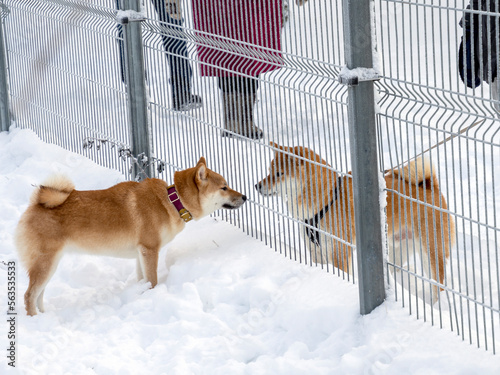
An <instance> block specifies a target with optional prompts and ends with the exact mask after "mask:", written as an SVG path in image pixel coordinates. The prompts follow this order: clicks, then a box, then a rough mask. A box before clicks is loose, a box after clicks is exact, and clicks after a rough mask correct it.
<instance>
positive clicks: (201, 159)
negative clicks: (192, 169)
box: [196, 156, 207, 167]
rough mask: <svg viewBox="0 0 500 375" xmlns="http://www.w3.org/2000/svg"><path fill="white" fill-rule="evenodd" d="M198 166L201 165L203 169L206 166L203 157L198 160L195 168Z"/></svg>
mask: <svg viewBox="0 0 500 375" xmlns="http://www.w3.org/2000/svg"><path fill="white" fill-rule="evenodd" d="M200 164H203V165H204V166H205V167H206V166H207V161H206V160H205V158H204V157H203V156H202V157H201V158H200V160H198V164H196V166H197V167H198V166H199V165H200Z"/></svg>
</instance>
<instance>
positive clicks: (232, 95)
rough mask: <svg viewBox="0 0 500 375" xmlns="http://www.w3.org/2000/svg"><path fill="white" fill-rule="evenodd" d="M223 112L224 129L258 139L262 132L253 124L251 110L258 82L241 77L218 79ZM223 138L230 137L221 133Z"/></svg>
mask: <svg viewBox="0 0 500 375" xmlns="http://www.w3.org/2000/svg"><path fill="white" fill-rule="evenodd" d="M218 84H219V88H220V90H221V92H222V105H223V110H224V128H225V129H227V130H229V131H231V132H234V133H238V134H241V135H243V136H245V137H248V138H252V139H260V138H262V137H263V132H262V130H261V129H259V128H258V127H257V126H255V124H254V119H253V108H254V105H255V100H256V97H257V89H258V85H259V81H258V80H257V79H255V78H248V77H243V76H234V77H219V79H218ZM222 135H223V136H231V134H230V133H228V132H223V133H222Z"/></svg>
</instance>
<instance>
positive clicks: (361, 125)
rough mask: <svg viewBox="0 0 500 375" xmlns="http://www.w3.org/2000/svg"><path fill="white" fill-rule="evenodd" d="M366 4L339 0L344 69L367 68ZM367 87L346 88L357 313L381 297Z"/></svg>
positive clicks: (368, 25) (374, 153)
mask: <svg viewBox="0 0 500 375" xmlns="http://www.w3.org/2000/svg"><path fill="white" fill-rule="evenodd" d="M372 5H373V0H344V1H343V11H344V49H345V58H346V63H347V68H348V69H351V70H352V69H355V68H372V64H373V61H372V40H371V38H372V25H371V21H372V19H371V11H370V10H371V6H372ZM373 90H374V86H373V81H371V80H368V81H363V82H359V83H358V82H356V84H355V85H353V86H350V87H349V89H348V97H349V103H348V114H349V116H348V117H349V139H350V147H351V163H352V172H353V185H354V202H355V207H354V208H355V210H354V213H355V223H356V249H357V260H358V280H359V297H360V312H361V314H369V313H370V312H371V311H372V310H373V309H374V308H376V307H377V306H378V305H380V304H381V303H382V302H383V301H384V299H385V285H384V260H383V249H382V231H381V218H380V202H379V197H380V193H379V180H378V176H379V171H378V168H379V165H378V162H377V160H378V158H377V156H378V154H377V138H376V137H377V133H376V124H375V102H374V91H373Z"/></svg>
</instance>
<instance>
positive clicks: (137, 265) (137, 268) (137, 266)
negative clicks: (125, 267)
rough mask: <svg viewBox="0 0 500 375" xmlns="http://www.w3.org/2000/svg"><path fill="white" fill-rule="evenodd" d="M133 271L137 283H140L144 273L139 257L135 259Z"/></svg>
mask: <svg viewBox="0 0 500 375" xmlns="http://www.w3.org/2000/svg"><path fill="white" fill-rule="evenodd" d="M135 271H136V273H137V281H141V280H142V279H144V272H143V269H142V264H141V259H140V257H137V259H136V261H135Z"/></svg>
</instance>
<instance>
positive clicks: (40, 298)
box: [36, 288, 45, 313]
mask: <svg viewBox="0 0 500 375" xmlns="http://www.w3.org/2000/svg"><path fill="white" fill-rule="evenodd" d="M44 293H45V288H43V289H42V291H41V292H40V294H39V295H38V298H37V299H36V305H37V306H38V310H40V312H41V313H43V312H45V307H44V304H43V294H44Z"/></svg>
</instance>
